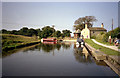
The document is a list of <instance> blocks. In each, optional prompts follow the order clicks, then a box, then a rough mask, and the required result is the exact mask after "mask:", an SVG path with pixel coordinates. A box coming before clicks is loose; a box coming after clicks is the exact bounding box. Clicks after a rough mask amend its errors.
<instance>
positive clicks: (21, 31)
mask: <svg viewBox="0 0 120 78" xmlns="http://www.w3.org/2000/svg"><path fill="white" fill-rule="evenodd" d="M19 34H20V35H25V36H28V28H27V27H23V28H22V29H20V30H19Z"/></svg>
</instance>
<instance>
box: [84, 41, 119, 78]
mask: <svg viewBox="0 0 120 78" xmlns="http://www.w3.org/2000/svg"><path fill="white" fill-rule="evenodd" d="M85 47H86V48H87V50H88V51H89V53H90V54H91V55H92V56H93V57H94V58H95V59H96V60H97V61H104V62H105V63H106V64H107V65H108V66H109V67H110V68H111V69H112V70H113V71H115V72H116V73H117V74H118V75H119V76H120V61H119V59H120V56H113V55H107V54H104V53H103V52H101V51H99V50H96V49H95V48H93V47H91V46H90V45H89V44H87V43H85Z"/></svg>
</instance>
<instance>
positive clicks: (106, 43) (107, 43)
mask: <svg viewBox="0 0 120 78" xmlns="http://www.w3.org/2000/svg"><path fill="white" fill-rule="evenodd" d="M95 40H96V41H97V42H100V43H102V44H105V45H112V46H113V45H114V43H113V42H112V43H111V44H110V43H109V42H103V41H102V40H98V39H95Z"/></svg>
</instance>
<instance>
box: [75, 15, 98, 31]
mask: <svg viewBox="0 0 120 78" xmlns="http://www.w3.org/2000/svg"><path fill="white" fill-rule="evenodd" d="M95 21H97V19H96V18H95V16H85V17H81V18H78V19H77V20H76V21H75V22H74V24H75V25H74V26H73V27H74V29H75V30H77V29H80V30H82V29H83V28H84V27H85V24H86V23H87V24H88V28H89V27H92V26H93V22H95Z"/></svg>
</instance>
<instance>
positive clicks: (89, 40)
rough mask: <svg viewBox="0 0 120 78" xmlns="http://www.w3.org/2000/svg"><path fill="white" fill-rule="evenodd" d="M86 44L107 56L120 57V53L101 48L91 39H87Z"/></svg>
mask: <svg viewBox="0 0 120 78" xmlns="http://www.w3.org/2000/svg"><path fill="white" fill-rule="evenodd" d="M85 42H86V43H88V44H89V45H90V46H92V47H93V48H95V49H99V50H100V51H102V52H104V53H105V54H107V55H118V56H120V52H118V51H115V50H112V49H109V48H106V47H103V46H100V45H98V44H96V43H94V42H93V41H92V40H91V39H86V40H85Z"/></svg>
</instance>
